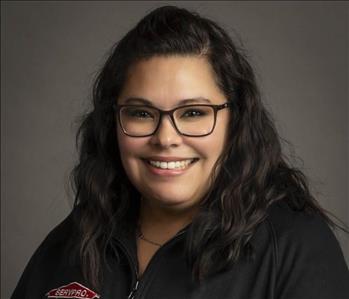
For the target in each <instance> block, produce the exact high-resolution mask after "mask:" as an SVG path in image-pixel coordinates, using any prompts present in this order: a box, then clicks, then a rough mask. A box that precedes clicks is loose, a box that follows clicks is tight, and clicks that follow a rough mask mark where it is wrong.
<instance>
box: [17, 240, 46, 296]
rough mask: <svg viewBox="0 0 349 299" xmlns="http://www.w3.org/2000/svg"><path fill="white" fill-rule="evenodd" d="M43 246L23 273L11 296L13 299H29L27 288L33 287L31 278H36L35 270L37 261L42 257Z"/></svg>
mask: <svg viewBox="0 0 349 299" xmlns="http://www.w3.org/2000/svg"><path fill="white" fill-rule="evenodd" d="M41 248H42V245H41V246H40V247H39V248H38V249H37V250H36V251H35V253H34V254H33V256H32V257H31V258H30V260H29V262H28V264H27V266H26V267H25V269H24V272H23V273H22V276H21V278H20V280H19V281H18V284H17V286H16V288H15V290H14V292H13V294H12V296H11V299H25V298H27V293H28V292H27V288H28V286H30V285H31V282H30V280H31V278H33V277H35V273H33V272H34V269H35V266H36V264H37V260H38V258H39V255H40V251H41Z"/></svg>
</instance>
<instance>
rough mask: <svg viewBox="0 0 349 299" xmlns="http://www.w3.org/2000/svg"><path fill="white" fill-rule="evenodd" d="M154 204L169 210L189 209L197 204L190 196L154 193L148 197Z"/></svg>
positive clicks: (174, 193)
mask: <svg viewBox="0 0 349 299" xmlns="http://www.w3.org/2000/svg"><path fill="white" fill-rule="evenodd" d="M147 198H148V199H149V200H152V201H154V203H156V204H158V205H161V206H163V207H164V208H165V207H168V208H188V207H190V206H192V205H194V204H195V200H193V196H192V195H189V194H183V193H181V194H178V190H177V192H166V193H165V194H164V193H162V192H161V193H160V192H152V193H151V196H147Z"/></svg>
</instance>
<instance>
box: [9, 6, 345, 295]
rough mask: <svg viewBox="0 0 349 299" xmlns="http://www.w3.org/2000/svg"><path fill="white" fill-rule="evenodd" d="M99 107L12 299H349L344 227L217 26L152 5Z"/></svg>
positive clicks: (127, 41) (119, 50)
mask: <svg viewBox="0 0 349 299" xmlns="http://www.w3.org/2000/svg"><path fill="white" fill-rule="evenodd" d="M93 103H94V107H93V110H92V111H91V112H90V113H88V114H87V115H86V117H85V119H84V121H83V122H82V124H81V127H80V130H79V132H78V140H79V141H80V160H79V162H78V164H77V166H76V167H75V169H74V171H73V173H72V179H73V180H72V182H73V184H74V186H75V190H76V200H75V206H74V209H73V211H72V212H71V214H70V216H69V217H68V218H67V219H66V220H65V221H64V222H63V223H62V224H60V225H59V226H58V227H57V228H56V229H55V230H54V231H52V232H51V233H50V235H49V236H48V237H47V239H46V240H45V241H44V242H43V243H42V245H41V246H40V247H39V249H38V250H37V251H36V253H35V254H34V256H33V257H32V259H31V261H30V263H29V265H28V266H27V268H26V270H25V272H24V274H23V275H22V278H21V280H20V282H19V284H18V286H17V288H16V290H15V292H14V294H13V296H12V298H13V299H17V298H18V299H19V298H42V297H43V296H45V294H46V296H47V297H49V298H105V299H107V298H151V299H162V298H163V299H171V298H192V299H205V298H207V299H208V298H210V299H212V298H215V299H216V298H221V299H227V298H234V299H243V298H249V299H253V298H254V299H257V298H268V299H273V298H275V299H276V298H277V299H295V298H297V299H302V298H304V299H305V298H306V299H309V298H317V299H321V298H322V299H330V298H331V299H332V298H336V299H344V298H347V297H348V295H349V288H348V283H347V282H348V281H349V274H348V269H347V266H346V264H345V261H344V258H343V254H342V252H341V249H340V247H339V244H338V241H337V240H336V238H335V236H334V234H333V232H332V231H331V229H330V226H333V227H335V226H336V225H335V224H334V223H333V222H332V220H331V219H330V218H329V217H328V216H327V214H326V211H325V210H324V209H322V208H321V207H320V205H319V204H318V202H317V201H316V200H315V199H314V197H313V196H312V195H311V193H310V192H309V189H308V185H307V179H306V177H305V176H304V175H303V173H302V172H301V171H300V170H298V169H296V168H294V167H292V166H291V165H289V163H288V162H287V161H286V159H285V158H284V155H283V153H282V151H281V145H280V139H279V137H278V134H277V132H276V130H275V127H274V124H273V122H272V120H271V118H270V116H269V114H268V112H267V111H266V109H265V107H264V106H263V104H262V102H261V99H260V94H259V90H258V87H257V85H256V81H255V76H254V73H253V70H252V68H251V66H250V64H249V63H248V61H247V59H246V57H245V56H244V55H243V54H242V53H241V52H240V51H239V50H238V49H237V47H236V46H235V44H234V43H233V41H232V40H231V39H230V37H229V36H228V35H227V33H226V32H225V31H224V30H223V29H222V28H221V27H219V26H218V25H217V24H216V23H214V22H213V21H211V20H208V19H206V18H203V17H201V16H199V15H198V14H196V13H192V12H189V11H187V10H185V9H180V8H177V7H173V6H165V7H160V8H158V9H155V10H154V11H152V12H151V13H149V14H148V15H147V16H145V17H144V18H143V19H142V20H141V21H140V22H139V23H138V24H137V25H136V27H135V28H133V29H132V30H131V31H130V32H128V33H127V35H126V36H125V37H124V38H122V39H121V40H120V42H118V43H117V44H116V46H115V47H114V49H113V52H112V54H111V55H110V57H109V58H108V59H107V61H106V63H105V65H104V67H103V69H102V70H101V73H100V74H99V76H98V78H97V81H96V83H95V85H94V102H93ZM77 240H78V242H77ZM52 269H54V271H52ZM29 289H30V292H29V291H28V290H29ZM82 294H85V295H86V296H85V295H84V296H82Z"/></svg>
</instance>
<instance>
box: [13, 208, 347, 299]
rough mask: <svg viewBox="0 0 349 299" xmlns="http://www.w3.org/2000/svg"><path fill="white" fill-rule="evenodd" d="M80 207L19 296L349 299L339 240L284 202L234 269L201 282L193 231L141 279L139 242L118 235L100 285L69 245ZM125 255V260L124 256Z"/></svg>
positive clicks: (46, 245) (39, 255) (56, 233)
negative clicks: (194, 271)
mask: <svg viewBox="0 0 349 299" xmlns="http://www.w3.org/2000/svg"><path fill="white" fill-rule="evenodd" d="M74 213H75V211H74V210H73V212H72V213H71V214H70V215H69V216H68V217H67V218H66V219H65V220H64V221H63V222H62V223H61V224H60V225H59V226H57V227H56V228H55V229H54V230H53V231H52V232H51V233H50V234H49V235H48V236H47V238H46V239H45V240H44V242H43V243H42V244H41V245H40V247H39V248H38V249H37V251H36V252H35V253H34V255H33V257H32V258H31V260H30V261H29V263H28V265H27V267H26V269H25V271H24V273H23V274H22V277H21V279H20V281H19V283H18V285H17V287H16V289H15V291H14V293H13V295H12V297H11V298H12V299H34V298H35V299H38V298H100V299H126V298H137V299H140V298H142V299H262V298H263V299H264V298H265V299H348V298H349V271H348V267H347V265H346V262H345V260H344V257H343V253H342V251H341V248H340V246H339V243H338V241H337V239H336V237H335V235H334V233H333V232H332V230H331V229H330V228H329V226H328V225H327V224H326V223H325V222H324V220H323V219H322V218H321V217H320V216H319V215H309V214H307V213H305V212H302V211H294V210H292V209H291V208H290V207H289V206H288V205H287V204H286V203H284V202H277V203H274V204H273V205H271V206H270V207H269V209H268V216H267V218H266V219H265V220H264V221H263V222H262V223H261V224H260V225H259V226H258V228H257V230H256V231H255V233H254V235H253V238H252V239H251V242H252V245H253V247H254V249H255V257H254V259H250V260H248V259H243V258H242V259H240V260H239V261H238V262H237V263H235V264H234V265H233V266H232V267H231V268H230V269H229V270H227V271H224V272H221V273H219V274H216V275H213V276H211V277H208V278H206V279H205V280H204V281H202V283H201V284H198V283H195V282H193V281H192V279H191V269H190V268H189V267H188V265H187V263H186V258H185V252H184V247H185V239H186V238H185V236H186V233H187V229H188V228H185V229H183V230H182V231H180V232H179V233H178V234H177V235H176V236H175V237H174V238H172V239H171V240H170V241H168V242H167V243H166V244H165V245H163V246H162V247H161V248H160V249H159V250H158V251H157V252H156V254H155V255H154V256H153V258H152V259H151V261H150V263H149V264H148V267H147V269H146V270H145V272H144V273H143V275H142V277H140V278H138V277H137V276H138V275H137V255H136V240H135V238H134V237H133V235H131V234H127V233H120V232H119V233H116V234H115V236H114V238H113V240H112V246H111V247H112V248H113V250H109V251H107V261H108V266H106V267H105V269H104V282H103V285H102V287H101V288H100V290H96V289H93V287H92V286H91V285H89V284H88V282H86V281H85V280H84V279H83V276H82V273H81V266H80V264H79V259H78V258H75V257H76V254H75V253H74V250H73V249H71V247H70V245H71V243H72V240H73V243H74V237H72V236H73V234H74V233H73V232H74V231H76V225H75V222H74V221H73V219H74V217H73V216H74ZM117 256H118V258H117Z"/></svg>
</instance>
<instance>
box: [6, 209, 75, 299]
mask: <svg viewBox="0 0 349 299" xmlns="http://www.w3.org/2000/svg"><path fill="white" fill-rule="evenodd" d="M78 214H79V212H78V210H77V209H76V208H74V209H73V210H72V211H71V212H70V214H69V215H68V216H67V217H66V218H65V219H64V220H63V221H62V222H61V223H60V224H58V225H57V226H56V227H55V228H54V229H53V230H51V232H50V233H49V234H48V235H47V237H46V238H45V239H44V240H43V241H42V243H41V244H40V245H39V247H38V248H37V249H36V251H35V252H34V254H33V255H32V257H31V258H30V260H29V262H28V264H27V266H26V267H25V269H24V271H23V273H22V275H21V278H20V280H19V282H18V284H17V286H16V288H15V290H14V292H13V294H12V296H11V298H12V299H17V298H38V297H40V296H41V295H40V296H39V294H42V293H45V291H47V290H46V288H47V285H49V281H50V279H51V277H52V276H53V275H59V274H60V273H63V274H64V269H67V267H68V266H72V267H71V269H73V268H74V265H76V264H77V262H78V260H77V259H76V257H77V254H76V253H77V251H75V250H76V249H77V247H76V246H74V238H77V234H78V229H77V228H78V225H77V224H78V222H77V221H76V220H77V217H78ZM53 269H54V271H53ZM57 273H58V274H57ZM63 274H62V275H63ZM33 286H35V287H33ZM29 287H30V288H31V287H33V288H31V289H30V290H29ZM29 293H30V294H31V295H30V296H29V295H28V294H29Z"/></svg>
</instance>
